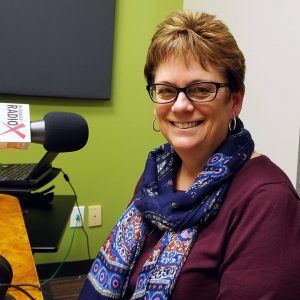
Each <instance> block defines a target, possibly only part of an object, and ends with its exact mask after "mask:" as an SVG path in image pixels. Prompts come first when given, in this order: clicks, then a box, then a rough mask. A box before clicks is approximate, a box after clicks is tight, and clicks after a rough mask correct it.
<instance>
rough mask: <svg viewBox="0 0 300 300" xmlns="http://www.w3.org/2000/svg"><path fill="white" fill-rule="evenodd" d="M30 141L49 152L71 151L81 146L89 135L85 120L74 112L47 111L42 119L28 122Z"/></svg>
mask: <svg viewBox="0 0 300 300" xmlns="http://www.w3.org/2000/svg"><path fill="white" fill-rule="evenodd" d="M30 131H31V142H32V143H38V144H43V146H44V148H45V149H46V150H47V151H50V152H71V151H77V150H80V149H81V148H83V147H84V146H85V145H86V143H87V141H88V136H89V128H88V125H87V122H86V120H85V119H84V118H83V117H82V116H80V115H78V114H74V113H69V112H58V111H57V112H49V113H47V114H46V115H45V117H44V120H40V121H33V122H31V123H30Z"/></svg>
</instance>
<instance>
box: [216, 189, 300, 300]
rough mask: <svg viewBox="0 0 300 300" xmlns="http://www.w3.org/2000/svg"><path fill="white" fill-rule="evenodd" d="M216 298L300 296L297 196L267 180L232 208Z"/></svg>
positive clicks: (283, 297) (299, 236)
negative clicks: (265, 183)
mask: <svg viewBox="0 0 300 300" xmlns="http://www.w3.org/2000/svg"><path fill="white" fill-rule="evenodd" d="M230 217H231V218H232V220H231V222H229V224H230V228H228V230H227V232H228V235H227V237H226V239H227V240H226V245H227V246H226V249H224V260H223V263H222V265H221V268H220V289H219V294H218V297H217V299H218V300H225V299H226V300H227V299H228V300H229V299H230V300H235V299H239V300H240V299H243V300H247V299H263V300H265V299H272V300H274V299H285V300H292V299H295V300H296V299H300V201H299V198H298V197H297V196H296V195H295V194H294V192H293V191H292V190H291V189H290V188H289V187H288V186H286V185H285V184H268V185H265V186H263V187H262V188H260V189H259V190H258V191H256V192H255V194H254V195H252V197H251V199H248V200H247V201H246V202H245V201H244V202H243V204H242V203H240V204H238V205H237V206H236V207H235V208H234V213H233V214H232V215H231V216H230Z"/></svg>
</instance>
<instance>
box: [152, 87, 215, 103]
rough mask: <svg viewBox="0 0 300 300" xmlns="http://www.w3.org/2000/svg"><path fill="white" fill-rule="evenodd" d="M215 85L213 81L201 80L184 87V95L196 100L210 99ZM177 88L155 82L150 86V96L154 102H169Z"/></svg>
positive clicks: (174, 96)
mask: <svg viewBox="0 0 300 300" xmlns="http://www.w3.org/2000/svg"><path fill="white" fill-rule="evenodd" d="M216 91H217V87H216V85H215V84H214V83H206V82H201V83H197V84H192V85H190V86H187V87H186V88H185V94H186V96H187V97H188V98H189V99H191V100H193V101H197V102H204V101H211V100H213V99H214V97H215V95H216ZM177 93H179V91H178V92H177V88H176V87H173V86H169V85H164V84H155V85H152V86H151V87H150V96H151V98H152V99H153V101H155V102H159V103H164V102H171V101H173V100H175V99H176V97H177Z"/></svg>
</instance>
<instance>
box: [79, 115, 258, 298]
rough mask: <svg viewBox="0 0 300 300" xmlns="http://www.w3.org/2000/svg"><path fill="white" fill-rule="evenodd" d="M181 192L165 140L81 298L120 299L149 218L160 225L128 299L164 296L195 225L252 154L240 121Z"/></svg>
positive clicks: (214, 207) (212, 210) (213, 209)
mask: <svg viewBox="0 0 300 300" xmlns="http://www.w3.org/2000/svg"><path fill="white" fill-rule="evenodd" d="M237 125H238V126H237V129H236V131H235V132H232V133H231V134H230V135H228V137H227V138H226V140H225V142H224V143H223V144H222V145H221V146H220V147H219V148H218V149H217V150H216V151H215V153H214V154H213V155H212V157H211V158H210V159H209V161H208V162H207V163H206V165H205V167H204V168H203V170H202V171H201V172H200V173H199V175H198V177H197V178H196V180H195V182H194V183H193V184H192V186H191V187H190V188H189V189H188V190H187V191H186V192H185V193H177V192H176V191H175V175H176V172H177V170H178V167H179V166H180V159H179V157H178V155H177V154H176V153H175V151H174V149H173V148H172V147H171V146H170V145H169V144H165V145H162V146H160V147H159V148H156V149H154V150H152V151H151V152H150V154H149V157H148V159H147V162H146V167H145V170H144V173H143V177H142V180H141V183H140V186H139V189H138V192H137V193H136V195H135V197H134V201H133V203H132V204H131V205H130V206H129V207H128V208H127V210H126V211H125V213H124V214H123V215H122V217H121V218H120V220H119V221H118V222H117V224H116V225H115V227H114V228H113V230H112V232H111V233H110V235H109V236H108V238H107V240H106V242H105V243H104V245H103V246H102V247H101V249H100V251H99V254H98V256H97V258H96V259H95V261H94V263H93V266H92V268H91V270H90V272H89V274H88V277H87V280H86V282H85V285H84V287H83V289H82V292H81V294H80V297H79V299H89V300H93V299H122V297H123V296H124V294H125V292H126V288H127V286H128V282H129V278H130V276H131V271H132V268H133V266H134V264H135V262H136V259H137V257H138V255H139V253H140V251H141V249H142V246H143V243H144V240H145V237H146V235H147V233H149V227H150V226H149V222H150V223H152V224H154V225H155V226H157V227H159V228H160V229H162V230H164V234H163V236H162V238H161V239H160V240H159V241H158V243H157V244H156V246H155V247H154V249H153V251H152V253H151V255H150V257H149V258H148V259H147V261H146V262H145V264H144V266H143V268H142V270H141V272H140V274H139V276H138V279H137V282H136V288H135V291H134V293H133V295H132V297H131V299H168V297H169V296H170V295H171V293H172V290H173V288H174V285H175V283H176V279H177V277H178V275H179V273H180V271H181V269H182V267H183V265H184V262H185V260H186V258H187V256H188V254H189V251H190V249H191V247H192V245H193V242H194V240H195V239H196V236H197V234H198V226H199V225H203V224H207V223H208V222H209V221H210V220H211V219H212V218H213V216H215V215H216V214H217V213H218V211H219V209H220V206H221V204H222V201H223V200H224V198H225V194H226V192H227V190H228V187H229V184H230V182H231V180H232V177H233V175H234V174H235V173H236V172H237V171H238V170H240V168H241V167H242V166H243V164H244V163H245V162H246V161H247V160H248V159H249V158H250V156H251V154H252V152H253V150H254V143H253V140H252V138H251V135H250V133H249V132H248V131H247V130H245V129H244V128H243V124H242V122H241V121H240V120H238V122H237Z"/></svg>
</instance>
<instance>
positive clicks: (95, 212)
mask: <svg viewBox="0 0 300 300" xmlns="http://www.w3.org/2000/svg"><path fill="white" fill-rule="evenodd" d="M99 225H101V205H94V206H89V226H90V227H93V226H99Z"/></svg>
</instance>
